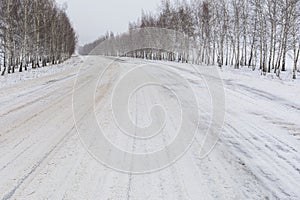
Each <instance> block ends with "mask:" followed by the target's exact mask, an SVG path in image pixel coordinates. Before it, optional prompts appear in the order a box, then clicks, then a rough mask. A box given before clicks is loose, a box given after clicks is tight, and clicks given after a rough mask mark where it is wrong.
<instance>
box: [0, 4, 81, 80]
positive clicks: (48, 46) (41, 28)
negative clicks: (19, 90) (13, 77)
mask: <svg viewBox="0 0 300 200" xmlns="http://www.w3.org/2000/svg"><path fill="white" fill-rule="evenodd" d="M76 43H77V38H76V34H75V31H74V29H73V27H72V25H71V23H70V20H69V18H68V17H67V14H66V12H65V9H63V8H59V7H58V6H57V4H56V2H55V1H54V0H0V72H1V75H4V74H5V73H14V72H15V71H16V70H18V71H19V72H22V71H23V70H27V69H28V67H32V68H33V69H36V68H39V67H44V66H47V65H50V64H57V63H61V62H63V61H64V60H66V59H68V58H70V56H71V55H72V54H73V53H74V51H75V48H76Z"/></svg>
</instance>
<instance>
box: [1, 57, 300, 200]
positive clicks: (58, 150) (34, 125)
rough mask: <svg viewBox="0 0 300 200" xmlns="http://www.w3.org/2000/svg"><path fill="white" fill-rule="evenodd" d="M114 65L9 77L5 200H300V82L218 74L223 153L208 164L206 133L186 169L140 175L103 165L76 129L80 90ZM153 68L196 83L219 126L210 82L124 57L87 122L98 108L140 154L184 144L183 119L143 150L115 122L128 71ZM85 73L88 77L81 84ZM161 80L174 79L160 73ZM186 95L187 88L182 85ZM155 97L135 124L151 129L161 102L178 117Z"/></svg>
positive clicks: (140, 101)
mask: <svg viewBox="0 0 300 200" xmlns="http://www.w3.org/2000/svg"><path fill="white" fill-rule="evenodd" d="M112 60H113V58H105V57H100V56H88V57H74V58H72V59H71V60H69V61H68V62H67V63H65V64H62V65H59V66H54V67H48V68H43V69H41V70H36V71H30V72H24V73H22V74H14V75H7V76H6V77H0V97H1V98H0V152H1V154H0V177H1V178H0V199H3V200H7V199H70V200H73V199H101V200H102V199H103V200H108V199H112V200H123V199H128V200H129V199H130V200H131V199H132V200H135V199H136V200H140V199H153V200H158V199H166V200H175V199H180V200H182V199H193V200H194V199H195V200H199V199H295V200H296V199H300V190H299V188H300V82H299V81H297V80H296V81H292V80H290V79H289V80H280V79H278V78H277V77H272V76H267V77H265V76H260V75H258V74H257V73H258V72H252V71H251V70H248V69H242V70H233V69H231V68H225V69H222V70H218V71H219V74H220V76H221V77H222V79H223V84H224V91H225V104H226V108H225V114H226V115H225V121H224V126H223V130H222V133H221V135H220V136H219V139H218V142H217V144H216V145H215V146H214V148H213V150H212V151H211V152H210V153H209V154H208V156H206V157H205V158H202V157H201V156H200V154H199V152H200V148H201V138H202V137H201V129H202V127H199V130H198V132H197V133H196V137H195V139H194V141H193V143H192V145H191V146H190V148H189V149H188V151H187V152H186V153H185V154H184V155H183V156H182V157H181V158H180V159H179V160H177V162H175V163H173V164H172V165H170V166H168V167H167V168H164V169H161V170H159V171H156V172H153V173H146V174H139V175H136V174H134V173H121V172H119V171H118V170H114V169H111V168H108V167H106V166H105V165H103V164H102V163H101V162H99V160H97V159H95V157H94V156H93V155H92V154H91V152H90V151H89V149H88V148H86V146H85V145H84V144H83V142H82V140H81V138H80V134H77V131H78V127H76V126H75V123H74V121H75V122H76V120H74V113H73V110H74V109H73V107H72V105H73V103H72V100H73V98H74V96H73V94H74V90H76V93H77V94H83V95H84V94H85V93H86V92H87V91H88V90H89V89H91V88H89V86H90V85H89V84H90V82H89V80H90V79H92V78H95V77H100V75H101V73H100V74H99V70H100V72H101V71H104V69H105V68H106V67H107V66H108V65H109V64H110V63H111V61H112ZM148 64H155V65H158V66H160V67H165V68H170V69H172V70H175V72H177V73H178V74H180V75H181V76H183V77H184V78H185V79H186V80H188V81H189V83H190V84H191V87H192V88H193V91H194V92H195V96H196V97H197V99H198V102H199V112H200V117H201V120H202V122H206V121H207V123H209V119H210V117H211V116H210V115H211V113H210V111H211V109H212V108H211V99H209V98H208V97H209V96H210V95H209V92H208V91H207V87H206V84H205V81H203V76H205V74H202V75H201V74H198V73H195V72H194V70H193V69H192V67H191V66H190V65H187V64H179V63H172V62H152V61H145V60H135V59H125V58H124V59H123V58H121V59H117V60H115V61H114V66H113V67H111V68H109V72H108V73H106V75H105V80H104V81H103V82H101V81H100V82H97V84H98V85H97V89H96V90H95V105H89V104H88V103H87V102H88V101H86V99H85V98H84V96H83V97H82V98H77V100H80V101H79V102H77V103H79V104H80V105H81V106H80V113H79V115H80V116H82V117H84V116H86V115H88V114H89V113H90V112H91V108H92V109H94V113H95V116H96V118H97V120H98V122H99V124H102V125H103V124H104V126H106V133H105V134H107V138H108V139H109V140H110V141H112V142H113V143H114V144H115V145H116V146H118V147H119V148H121V149H124V150H126V151H132V152H135V153H137V152H139V153H147V152H153V151H155V150H158V149H161V148H163V147H164V145H166V144H168V143H169V142H171V141H172V140H174V135H173V133H175V132H176V131H175V129H176V127H177V123H176V122H177V121H178V120H179V118H178V116H177V115H175V114H174V115H170V116H168V122H170V123H167V124H166V128H167V130H166V131H165V133H164V134H163V135H161V136H158V137H157V138H153V141H152V142H148V143H146V142H145V141H143V142H141V143H138V142H137V141H132V140H131V139H126V136H124V134H123V135H122V134H120V132H118V130H116V129H117V127H116V126H113V125H112V124H111V123H113V122H112V121H111V120H110V119H108V116H109V115H108V114H107V112H109V111H110V107H109V103H110V99H109V96H110V95H109V94H110V92H111V91H113V88H111V87H112V85H113V84H114V83H115V82H116V81H117V80H118V79H119V78H120V76H121V75H122V72H125V71H126V70H130V69H131V68H134V67H136V66H139V65H148ZM197 67H199V68H200V67H205V68H208V69H209V68H210V67H209V66H208V67H207V66H197ZM211 67H214V66H211ZM79 69H85V70H86V71H84V73H83V74H84V75H83V76H81V77H78V78H77V74H78V71H79ZM146 73H147V71H146ZM143 76H145V74H144V73H143V74H141V75H140V77H139V78H140V79H143ZM155 78H156V79H161V80H166V79H168V78H170V77H169V76H166V75H165V74H159V71H158V72H157V74H156V76H155ZM76 80H77V85H78V87H76V86H74V83H75V81H76ZM170 81H172V80H170ZM175 86H176V85H175ZM176 87H178V88H179V89H181V88H182V87H181V86H180V84H178V86H176ZM92 89H95V88H92ZM150 93H151V95H149V94H148V93H147V90H142V91H140V92H138V93H137V94H136V95H135V97H134V98H132V101H131V102H129V104H130V106H131V107H133V108H136V109H138V108H139V111H137V112H136V113H135V117H134V118H136V122H137V123H140V125H142V126H145V125H147V124H149V123H151V120H150V119H149V116H148V115H147V114H146V115H145V113H147V112H148V111H146V110H147V109H148V108H149V107H151V106H152V105H153V103H155V102H156V103H157V102H164V103H165V104H166V103H169V107H168V108H169V109H170V110H169V111H174V112H175V111H176V109H177V108H176V106H178V105H177V104H176V102H175V101H173V100H172V99H173V98H171V97H169V98H168V97H166V93H164V90H159V89H155V87H153V88H150ZM189 98H190V97H188V96H187V97H185V100H186V101H188V100H189ZM173 107H174V109H173ZM144 108H147V109H146V110H143V109H144ZM133 114H134V113H133ZM172 122H173V124H174V126H173V127H172V126H171V125H170V124H172ZM168 134H169V135H168ZM112 159H114V158H113V157H112ZM124 159H125V158H124ZM149 164H151V163H149Z"/></svg>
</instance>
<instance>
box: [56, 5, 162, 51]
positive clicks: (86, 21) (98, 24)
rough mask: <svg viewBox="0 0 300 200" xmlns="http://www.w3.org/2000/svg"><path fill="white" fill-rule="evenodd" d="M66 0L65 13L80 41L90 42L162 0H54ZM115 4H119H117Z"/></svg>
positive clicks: (118, 29) (125, 26)
mask: <svg viewBox="0 0 300 200" xmlns="http://www.w3.org/2000/svg"><path fill="white" fill-rule="evenodd" d="M56 1H57V2H58V3H59V4H60V5H62V4H64V3H67V5H68V8H67V14H68V16H69V17H70V20H71V22H72V24H73V26H74V28H75V30H76V32H77V35H78V40H79V41H78V43H79V45H84V44H86V43H89V42H93V41H94V40H96V39H97V38H99V37H100V36H101V35H104V34H105V33H106V32H107V31H113V32H114V33H122V32H124V31H127V29H128V23H129V22H130V21H135V20H137V19H138V18H139V17H140V16H141V12H142V10H145V11H156V10H157V8H158V4H159V2H160V1H161V0H153V1H146V0H126V1H119V0H110V1H104V0H86V1H82V0H56ZM116 5H118V6H116Z"/></svg>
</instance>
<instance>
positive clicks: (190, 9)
mask: <svg viewBox="0 0 300 200" xmlns="http://www.w3.org/2000/svg"><path fill="white" fill-rule="evenodd" d="M145 27H158V28H166V29H171V30H176V31H178V32H182V33H184V34H185V35H187V36H188V37H190V38H191V39H193V41H195V43H197V45H198V46H199V49H198V52H197V55H192V54H190V53H188V52H185V53H182V52H181V53H179V54H178V53H177V55H176V58H170V57H169V56H162V55H158V54H157V53H155V55H156V56H155V57H153V56H151V59H168V60H173V61H179V62H196V63H201V64H207V65H216V64H219V65H226V66H227V65H229V66H233V67H234V68H236V69H238V68H240V67H242V66H247V67H251V68H252V69H253V70H255V69H257V68H258V69H260V70H261V71H262V73H263V74H266V73H275V74H276V75H277V76H280V72H281V71H286V69H287V59H290V60H292V61H293V66H291V68H293V78H294V79H296V76H297V71H298V69H297V65H298V60H299V53H300V1H299V0H196V1H182V2H177V3H172V2H170V1H168V0H167V1H162V3H161V5H160V7H159V11H158V12H157V13H145V12H142V16H141V18H140V19H138V20H137V21H136V22H131V23H129V30H131V29H137V28H145ZM117 37H121V36H116V35H114V34H113V33H107V34H106V35H105V36H102V37H100V38H99V39H98V40H96V41H95V42H93V43H90V44H87V45H85V46H83V47H81V48H80V53H81V54H83V55H87V54H89V53H90V52H91V51H92V50H93V49H94V48H95V47H96V46H97V45H99V44H100V43H101V42H103V41H105V40H107V39H111V38H117ZM143 51H145V50H143ZM147 51H148V52H147V53H149V51H150V52H154V51H155V50H154V49H148V50H147ZM163 53H164V52H161V54H163ZM128 55H129V54H128ZM128 55H126V56H128ZM130 55H131V56H134V57H141V58H144V57H145V56H144V55H145V53H134V54H130ZM123 56H125V55H123ZM195 56H197V59H198V61H195V59H194V58H193V57H195Z"/></svg>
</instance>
